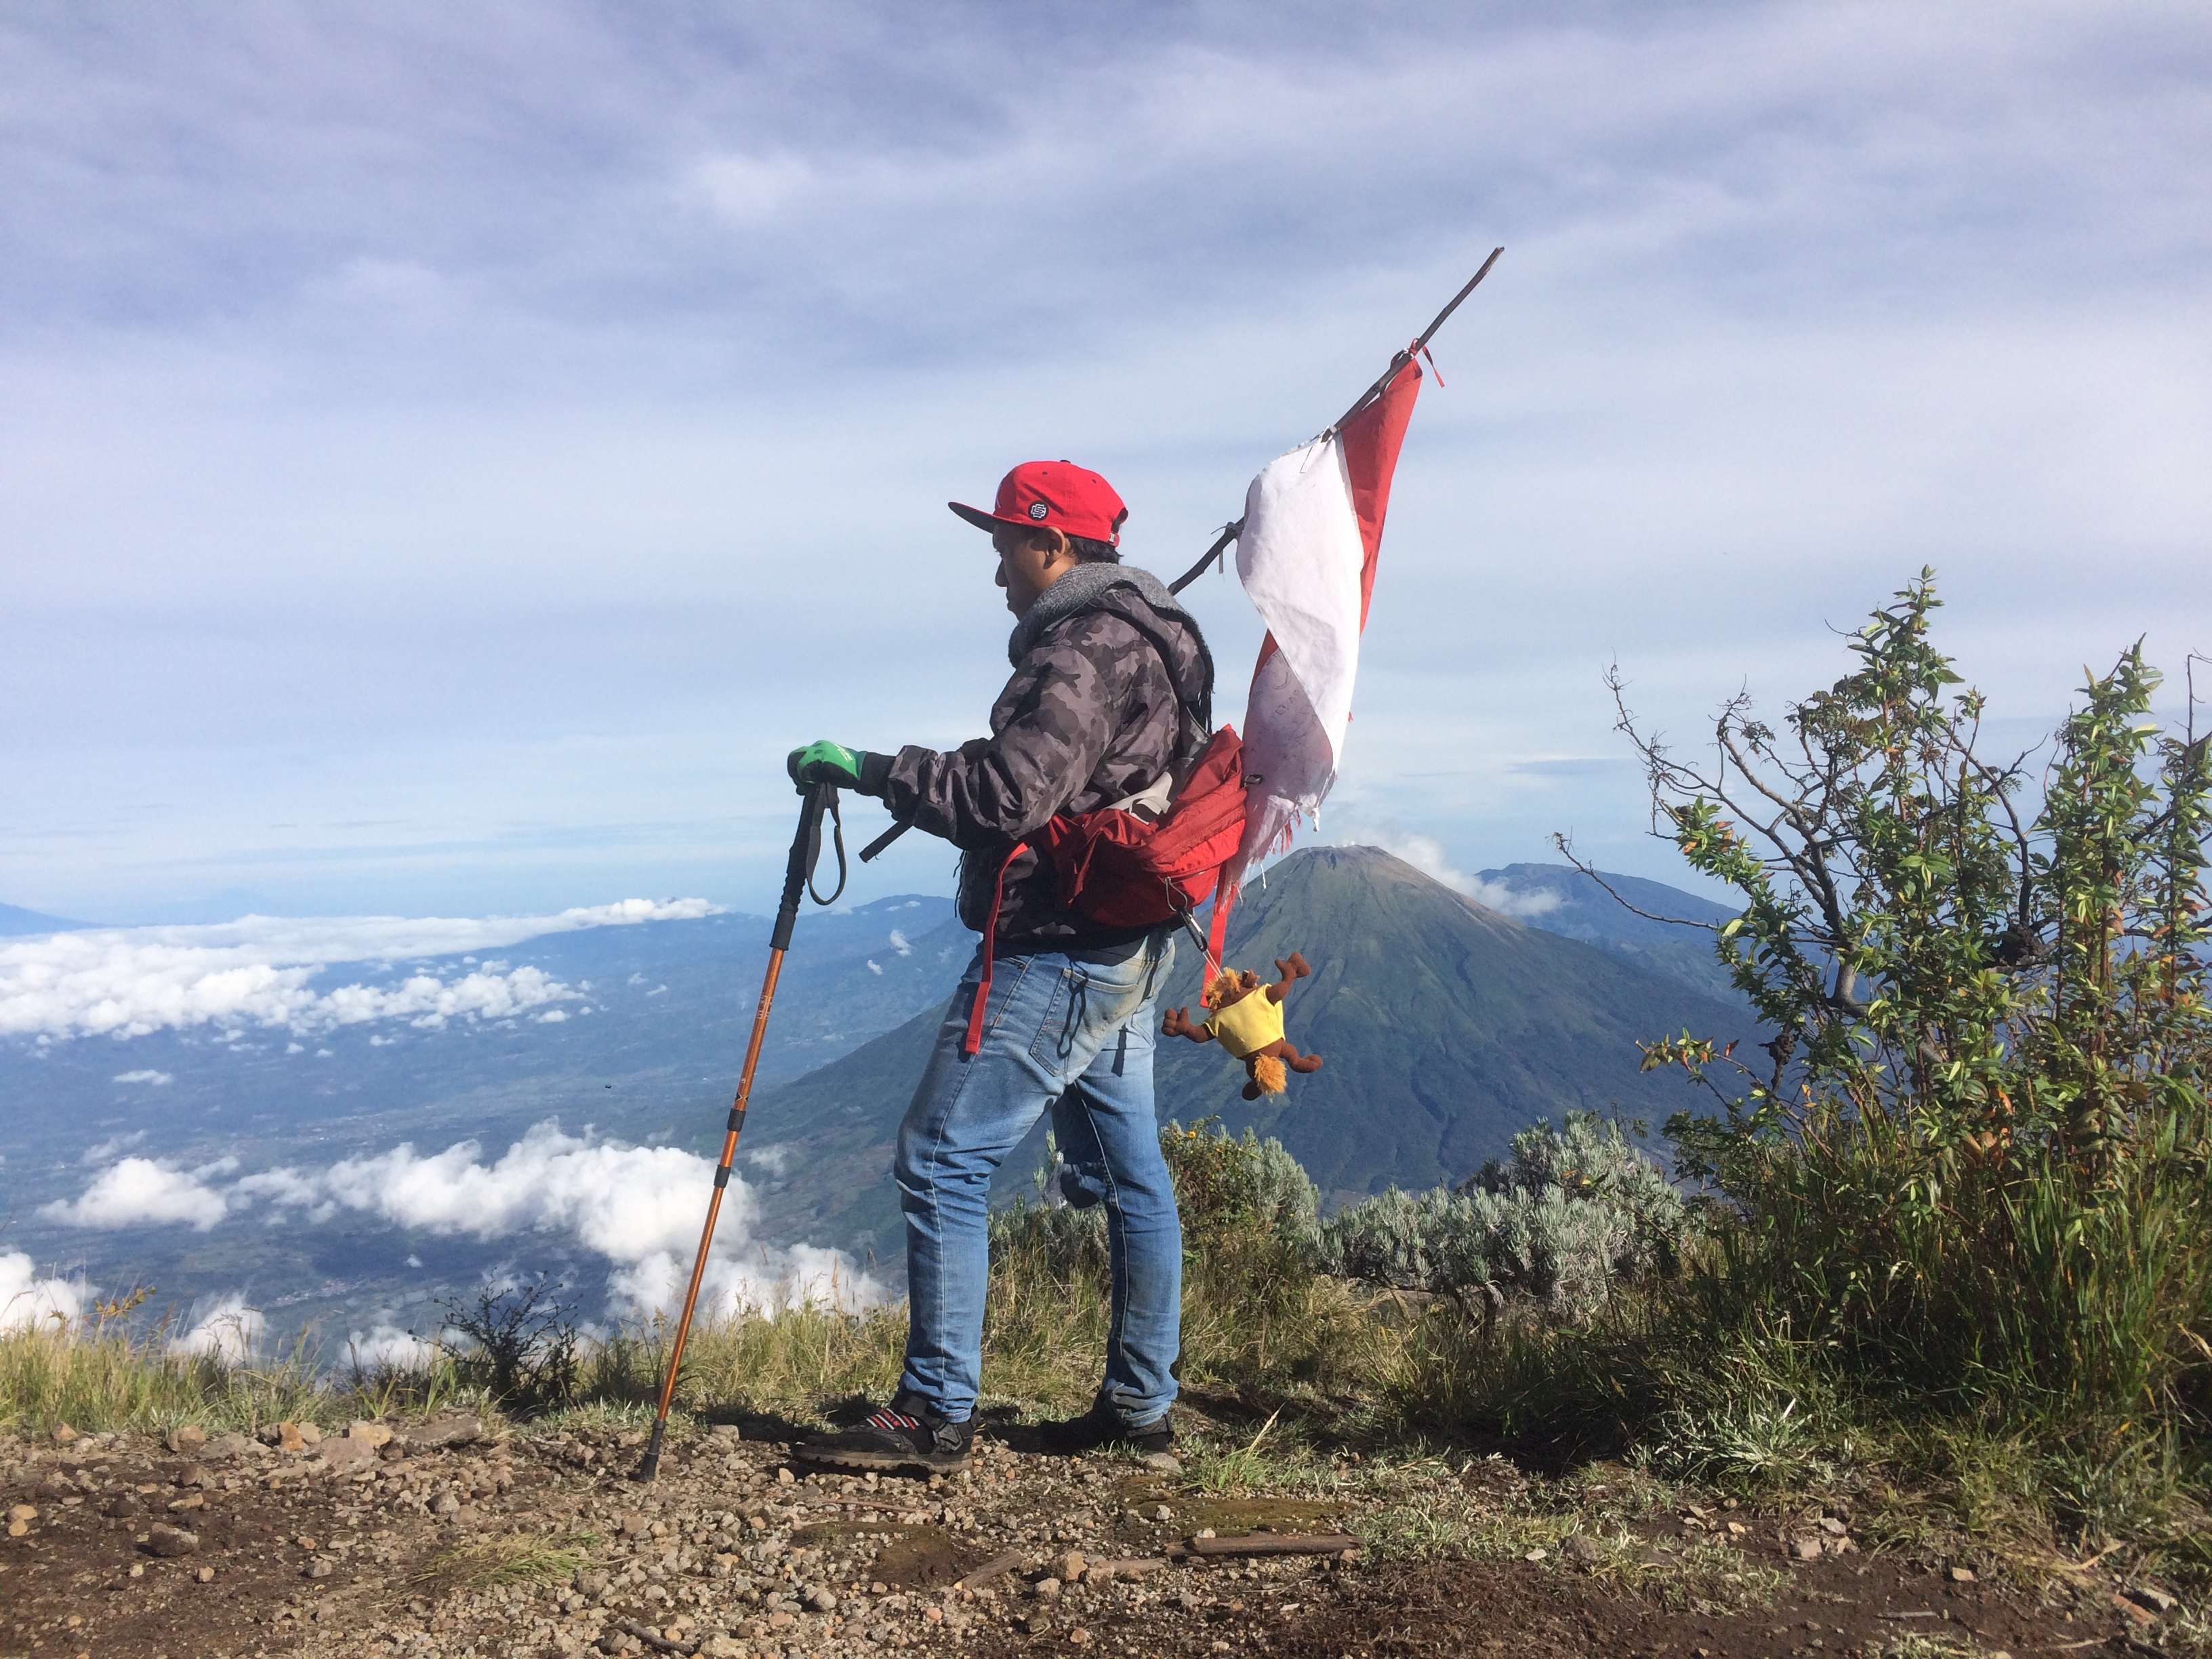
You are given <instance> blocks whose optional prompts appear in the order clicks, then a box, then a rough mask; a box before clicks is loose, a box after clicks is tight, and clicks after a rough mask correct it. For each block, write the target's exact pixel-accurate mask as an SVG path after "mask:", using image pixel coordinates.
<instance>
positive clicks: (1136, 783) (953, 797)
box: [868, 564, 1213, 951]
mask: <svg viewBox="0 0 2212 1659" xmlns="http://www.w3.org/2000/svg"><path fill="white" fill-rule="evenodd" d="M1155 641H1158V643H1157V644H1155ZM1162 647H1164V650H1163V648H1162ZM1006 655H1007V658H1008V659H1009V660H1010V661H1011V662H1012V664H1013V669H1014V673H1013V678H1012V679H1010V680H1008V681H1007V682H1006V690H1003V691H1001V692H1000V694H999V700H998V702H995V703H994V704H993V705H992V707H991V735H990V736H989V737H987V738H975V739H973V740H971V741H969V742H968V743H964V744H961V745H960V747H959V748H957V749H955V750H950V751H946V752H940V751H939V750H933V749H921V748H915V747H911V746H909V747H908V748H904V749H902V750H899V751H898V753H897V754H896V756H893V757H891V759H890V767H889V769H888V772H887V773H886V774H885V775H884V776H883V777H882V778H881V780H880V783H881V788H880V791H879V793H881V794H882V796H883V798H884V803H885V804H886V805H889V806H890V810H891V813H892V816H894V817H897V818H900V819H902V820H904V821H906V822H909V823H913V824H914V825H915V827H916V828H918V829H927V830H928V831H929V832H930V833H931V834H932V835H936V836H944V837H945V839H946V840H947V841H950V842H951V843H952V844H953V845H954V846H955V847H957V848H960V851H961V860H960V919H961V921H963V922H965V923H967V925H968V926H969V927H972V928H974V929H975V930H976V931H977V932H978V933H981V931H982V930H983V928H984V927H985V926H986V925H987V922H988V921H989V917H990V914H991V893H992V889H993V887H994V885H995V884H996V883H997V880H998V876H999V869H1000V865H1001V864H1004V863H1005V861H1006V854H1007V851H1008V849H1010V848H1012V847H1013V846H1015V845H1016V844H1017V843H1018V842H1022V841H1024V840H1025V839H1027V838H1028V837H1029V836H1031V835H1032V834H1034V833H1035V832H1036V830H1038V829H1041V828H1042V826H1043V824H1044V822H1045V820H1046V819H1048V818H1049V817H1052V816H1053V815H1054V813H1055V812H1069V813H1075V812H1088V811H1093V810H1094V809H1096V808H1097V807H1101V806H1110V805H1113V804H1114V803H1115V801H1117V800H1121V799H1125V798H1127V797H1128V796H1130V795H1133V794H1136V793H1139V792H1140V791H1141V790H1143V789H1144V788H1146V787H1147V786H1148V785H1150V784H1152V783H1153V782H1155V781H1157V780H1158V778H1159V777H1160V775H1162V774H1163V773H1165V772H1167V771H1168V770H1170V769H1171V768H1172V767H1174V766H1175V765H1176V764H1177V763H1181V762H1183V761H1186V760H1188V758H1190V757H1192V756H1193V755H1194V754H1195V753H1196V752H1197V750H1199V749H1200V747H1202V746H1203V744H1205V741H1206V736H1207V735H1208V732H1209V731H1210V728H1211V725H1212V693H1213V659H1212V656H1211V655H1210V654H1209V653H1207V651H1206V641H1205V640H1204V639H1203V638H1202V637H1201V636H1200V634H1199V631H1198V624H1197V623H1195V622H1194V621H1193V620H1192V619H1191V617H1190V615H1189V613H1188V612H1187V611H1184V610H1183V608H1182V606H1181V605H1177V604H1176V602H1175V599H1174V598H1173V596H1172V595H1170V593H1169V592H1168V591H1167V588H1166V586H1164V584H1163V583H1162V582H1161V581H1160V580H1159V579H1158V577H1156V576H1154V575H1153V574H1152V573H1151V572H1149V571H1146V570H1139V569H1136V568H1133V567H1131V566H1127V565H1118V564H1092V565H1084V566H1081V567H1079V568H1077V569H1075V570H1073V571H1071V572H1069V573H1068V574H1066V575H1065V576H1063V577H1061V578H1060V580H1058V581H1056V582H1054V584H1053V585H1052V586H1050V587H1048V588H1047V589H1046V590H1045V591H1044V592H1043V593H1042V594H1041V595H1039V596H1038V599H1037V601H1036V604H1035V605H1032V606H1031V607H1030V611H1029V613H1028V614H1027V615H1026V616H1024V617H1023V618H1022V619H1021V621H1020V622H1019V623H1017V624H1016V626H1015V629H1014V632H1013V637H1012V640H1011V641H1008V644H1007V650H1006ZM868 781H869V783H870V784H875V783H877V782H878V780H877V779H870V780H868ZM1145 932H1146V929H1143V928H1127V927H1122V928H1107V927H1098V926H1097V925H1096V924H1095V923H1092V922H1090V921H1086V920H1085V918H1083V917H1081V916H1079V915H1075V914H1074V913H1073V912H1072V911H1068V910H1065V909H1063V908H1061V907H1060V902H1059V896H1058V889H1057V882H1056V878H1055V877H1054V872H1053V871H1052V869H1051V867H1050V866H1041V865H1040V861H1039V859H1038V856H1037V854H1035V853H1034V852H1028V851H1024V852H1023V853H1022V854H1020V855H1019V856H1018V857H1017V858H1016V859H1015V860H1014V861H1013V863H1012V865H1010V866H1007V868H1006V894H1005V897H1004V899H1003V901H1002V902H1001V903H1000V908H999V928H998V935H997V947H996V948H997V949H998V950H1000V951H1024V950H1084V949H1098V948H1102V947H1104V946H1109V945H1118V944H1122V943H1126V942H1127V941H1129V940H1131V939H1138V938H1141V937H1142V936H1143V934H1144V933H1145Z"/></svg>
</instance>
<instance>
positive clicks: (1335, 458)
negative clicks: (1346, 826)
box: [1211, 359, 1421, 960]
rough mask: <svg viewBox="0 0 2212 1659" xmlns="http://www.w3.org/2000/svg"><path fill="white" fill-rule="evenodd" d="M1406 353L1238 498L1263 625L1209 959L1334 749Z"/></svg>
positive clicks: (1399, 414) (1321, 789) (1416, 391)
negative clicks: (1240, 811) (1330, 424)
mask: <svg viewBox="0 0 2212 1659" xmlns="http://www.w3.org/2000/svg"><path fill="white" fill-rule="evenodd" d="M1420 390H1421V371H1420V368H1419V365H1418V364H1416V363H1414V362H1412V361H1411V360H1410V359H1409V360H1408V361H1407V362H1405V363H1403V364H1401V366H1400V367H1399V369H1398V372H1397V373H1396V374H1394V375H1392V376H1391V378H1390V381H1389V385H1388V386H1385V387H1384V388H1383V391H1382V392H1381V393H1380V394H1379V395H1378V396H1376V397H1375V398H1371V399H1370V401H1369V402H1368V403H1367V404H1365V406H1364V407H1363V408H1362V409H1361V410H1359V411H1358V413H1357V414H1355V415H1354V416H1352V418H1351V419H1350V420H1348V421H1346V422H1345V423H1344V424H1343V426H1342V427H1340V428H1337V429H1336V430H1334V431H1332V432H1327V433H1324V434H1322V435H1321V436H1320V437H1318V438H1316V439H1315V440H1314V441H1312V442H1311V443H1310V444H1307V445H1305V446H1304V447H1301V448H1297V449H1294V450H1292V451H1291V453H1289V454H1287V455H1285V456H1282V457H1280V458H1279V459H1277V460H1275V461H1273V462H1271V463H1270V464H1269V465H1267V468H1266V469H1265V470H1264V471H1261V474H1260V476H1259V477H1256V478H1255V479H1253V480H1252V487H1251V489H1249V490H1248V491H1247V492H1246V493H1245V497H1244V527H1243V530H1242V532H1239V534H1238V536H1237V575H1238V576H1239V577H1241V578H1242V579H1243V583H1244V592H1245V593H1246V594H1247V595H1248V596H1249V598H1250V599H1251V601H1252V603H1253V604H1254V605H1255V606H1257V607H1258V609H1259V612H1260V616H1261V619H1262V620H1263V621H1265V622H1266V623H1267V639H1266V641H1263V642H1262V644H1261V647H1260V660H1259V663H1258V665H1257V666H1256V667H1255V668H1254V670H1253V671H1252V695H1251V700H1250V702H1249V703H1248V704H1247V706H1246V708H1245V714H1244V774H1245V778H1246V796H1245V802H1246V805H1245V813H1246V816H1245V827H1244V842H1243V846H1242V847H1241V848H1239V849H1238V851H1237V856H1236V858H1234V859H1233V860H1231V862H1230V863H1229V865H1228V866H1227V867H1226V868H1225V870H1224V871H1223V872H1222V882H1221V884H1220V888H1219V890H1218V893H1217V896H1216V898H1215V901H1214V917H1213V929H1212V941H1211V942H1212V948H1213V952H1214V955H1215V957H1216V959H1217V960H1218V957H1219V953H1220V951H1221V941H1222V933H1223V929H1224V928H1225V926H1226V924H1227V921H1228V914H1229V907H1230V906H1231V904H1233V903H1234V902H1236V890H1237V888H1238V887H1239V886H1241V885H1242V884H1243V877H1244V875H1245V873H1246V872H1248V871H1249V870H1250V869H1251V868H1252V867H1253V866H1255V865H1256V864H1257V863H1258V862H1259V861H1260V860H1261V859H1262V858H1265V857H1266V856H1267V854H1270V853H1273V852H1277V851H1279V850H1281V849H1282V848H1285V847H1286V846H1288V845H1289V842H1290V838H1291V831H1292V830H1293V829H1295V827H1296V826H1297V823H1298V821H1299V820H1300V819H1301V818H1304V819H1308V820H1316V819H1317V818H1318V817H1319V814H1320V811H1321V804H1322V801H1323V800H1324V799H1327V798H1328V792H1329V787H1330V786H1331V785H1333V784H1334V782H1335V781H1336V774H1337V769H1338V767H1339V765H1340V763H1341V762H1342V759H1343V755H1344V737H1345V729H1346V726H1347V725H1348V724H1349V723H1350V721H1351V719H1352V684H1353V681H1354V680H1355V679H1356V678H1358V672H1359V635H1360V632H1361V630H1362V629H1364V628H1365V627H1366V625H1367V606H1368V603H1369V600H1370V599H1371V598H1372V597H1373V594H1374V592H1375V556H1376V552H1377V551H1378V550H1380V549H1381V547H1382V544H1383V513H1384V512H1385V511H1386V510H1387V509H1388V507H1389V503H1390V478H1391V475H1392V473H1394V472H1395V471H1396V470H1397V465H1398V446H1399V444H1400V443H1401V441H1403V440H1404V438H1405V435H1406V422H1407V420H1409V419H1410V418H1411V417H1412V416H1413V401H1414V399H1415V398H1418V397H1419V395H1420Z"/></svg>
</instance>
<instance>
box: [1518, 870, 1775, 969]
mask: <svg viewBox="0 0 2212 1659" xmlns="http://www.w3.org/2000/svg"><path fill="white" fill-rule="evenodd" d="M1475 879H1477V880H1478V881H1480V882H1484V883H1486V884H1489V885H1491V886H1493V887H1499V888H1503V889H1504V890H1506V891H1507V892H1509V893H1511V894H1513V895H1514V896H1516V897H1518V898H1522V899H1528V900H1534V901H1536V902H1537V904H1538V905H1541V907H1542V908H1536V906H1534V905H1532V906H1531V907H1530V908H1528V909H1526V910H1525V911H1523V912H1522V915H1521V918H1520V919H1521V920H1522V921H1525V922H1527V923H1528V925H1529V926H1530V927H1535V928H1540V929H1541V930H1542V931H1543V932H1545V933H1557V934H1559V935H1560V936H1561V937H1562V938H1564V939H1580V940H1582V941H1583V944H1585V945H1596V946H1597V947H1598V948H1599V949H1600V950H1601V951H1611V952H1613V955H1615V956H1618V957H1626V958H1627V959H1628V960H1629V961H1631V962H1634V963H1638V964H1639V965H1641V966H1643V967H1646V968H1650V969H1654V970H1656V971H1657V972H1659V973H1662V974H1671V975H1674V976H1675V977H1676V978H1678V979H1680V980H1684V981H1687V982H1688V983H1689V984H1692V985H1694V986H1696V987H1699V989H1700V990H1704V991H1709V992H1711V994H1714V995H1716V996H1719V997H1723V998H1726V999H1729V1000H1735V998H1737V997H1738V996H1739V995H1740V993H1739V992H1738V991H1737V990H1736V988H1735V982H1734V981H1732V980H1730V979H1729V972H1728V969H1725V968H1723V966H1722V965H1721V963H1720V960H1719V958H1717V957H1715V956H1714V955H1713V935H1712V933H1711V932H1709V931H1708V929H1707V927H1683V926H1680V925H1678V924H1679V923H1681V922H1698V923H1704V924H1707V925H1708V926H1712V925H1717V924H1719V923H1721V922H1724V921H1729V920H1730V919H1731V918H1732V917H1734V916H1735V915H1736V912H1735V910H1733V909H1731V908H1729V907H1728V906H1727V905H1724V904H1717V903H1715V902H1713V901H1712V900H1711V899H1707V898H1700V897H1699V896H1697V895H1696V894H1695V893H1686V892H1684V891H1683V890H1681V889H1680V888H1679V887H1669V886H1668V885H1667V884H1665V883H1664V882H1657V881H1647V880H1645V879H1644V878H1643V877H1641V876H1617V875H1613V874H1612V873H1611V872H1606V871H1601V872H1598V874H1597V875H1596V876H1595V877H1591V876H1587V875H1584V874H1583V872H1581V871H1579V870H1577V869H1576V868H1575V867H1574V866H1572V865H1571V864H1509V865H1507V866H1505V867H1504V869H1502V870H1485V871H1482V872H1480V873H1479V874H1478V875H1477V876H1476V878H1475ZM1608 887H1609V888H1611V889H1612V890H1613V891H1612V892H1607V890H1606V889H1607V888H1608ZM1616 894H1617V895H1618V897H1616V896H1615V895H1616ZM1623 899H1626V901H1627V904H1624V903H1622V902H1621V901H1622V900H1623ZM1629 905H1634V906H1635V907H1636V909H1634V910H1632V909H1630V908H1628V906H1629ZM1637 910H1641V911H1644V912H1645V913H1646V914H1645V915H1637V913H1636V912H1637ZM1650 916H1668V917H1673V918H1674V919H1675V920H1674V921H1650V920H1649V919H1648V918H1649V917H1650Z"/></svg>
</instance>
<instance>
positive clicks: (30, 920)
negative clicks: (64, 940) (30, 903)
mask: <svg viewBox="0 0 2212 1659" xmlns="http://www.w3.org/2000/svg"><path fill="white" fill-rule="evenodd" d="M93 926H94V923H92V922H89V921H68V920H67V919H66V918H64V917H61V916H49V915H43V914H41V913H40V912H39V911H37V910H26V909H23V908H21V907H19V906H17V905H13V904H0V939H16V938H20V937H21V936H23V935H25V934H29V933H76V932H79V931H80V930H82V929H83V928H87V927H93Z"/></svg>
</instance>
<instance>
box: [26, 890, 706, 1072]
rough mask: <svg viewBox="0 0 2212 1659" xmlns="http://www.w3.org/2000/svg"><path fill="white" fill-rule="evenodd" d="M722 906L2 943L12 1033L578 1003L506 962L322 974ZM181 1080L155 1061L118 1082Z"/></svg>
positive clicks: (562, 988) (553, 983)
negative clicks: (371, 974) (450, 970)
mask: <svg viewBox="0 0 2212 1659" xmlns="http://www.w3.org/2000/svg"><path fill="white" fill-rule="evenodd" d="M718 908H719V907H717V906H715V905H713V904H709V903H708V902H707V901H706V900H704V899H668V900H654V899H623V900H622V901H620V902H617V903H613V904H599V905H587V906H582V907H579V908H572V909H568V910H563V911H562V912H561V913H559V914H558V915H544V916H488V917H475V918H460V917H447V916H432V917H422V918H406V917H398V916H330V917H313V918H289V917H282V916H246V917H243V918H241V919H240V920H239V921H234V922H226V923H222V924H220V925H216V926H206V927H131V928H102V929H92V930H88V931H85V932H82V933H50V934H45V935H42V936H37V937H33V938H29V939H13V940H9V941H7V942H5V943H0V1037H5V1036H18V1037H21V1036H30V1037H38V1038H46V1039H49V1040H56V1039H60V1038H64V1037H75V1036H145V1035H147V1034H148V1033H149V1032H152V1031H157V1030H182V1029H187V1028H191V1027H194V1026H215V1027H217V1028H222V1029H232V1030H235V1029H240V1028H243V1027H248V1026H261V1027H276V1028H280V1029H283V1030H288V1031H291V1032H293V1033H295V1034H297V1035H301V1036H306V1035H309V1034H312V1033H316V1032H322V1031H328V1030H333V1029H335V1028H337V1027H338V1026H346V1025H362V1024H370V1023H372V1022H375V1021H380V1020H392V1019H403V1020H405V1021H407V1022H408V1023H409V1024H411V1025H414V1026H416V1027H418V1028H421V1029H424V1030H436V1029H438V1028H440V1027H442V1026H444V1025H446V1024H448V1023H449V1022H451V1021H453V1020H457V1019H459V1020H485V1019H505V1018H512V1017H513V1016H515V1015H518V1014H523V1013H527V1012H532V1011H535V1010H539V1009H544V1008H546V1007H547V1006H548V1005H550V1004H554V1003H562V1002H578V1001H580V1000H582V997H583V993H581V992H580V991H577V990H574V989H573V988H571V987H568V986H567V985H565V984H563V983H562V982H561V981H558V980H556V979H554V978H552V977H551V976H550V975H547V974H545V973H544V971H543V970H541V969H537V968H532V967H521V968H510V967H507V966H506V965H504V964H496V963H484V964H482V965H478V966H471V967H469V968H468V969H467V971H465V972H461V973H456V974H453V975H451V976H450V977H446V978H441V977H440V976H439V975H435V974H429V973H416V974H411V975H409V976H408V977H406V978H405V979H404V980H401V981H398V983H397V984H393V985H389V986H369V985H362V984H358V983H356V984H351V985H343V986H339V987H335V988H332V989H330V990H321V989H319V988H317V987H316V986H315V985H314V983H313V981H315V980H316V979H317V978H318V977H319V975H321V974H322V972H323V971H324V970H325V969H326V968H327V967H330V966H333V965H336V964H338V963H364V962H386V963H388V962H392V961H400V960H411V959H414V958H416V957H436V956H451V955H454V954H458V953H459V952H463V951H489V950H498V949H501V948H504V947H506V946H507V945H517V944H520V943H521V942H522V941H524V940H526V939H536V938H539V937H542V936H544V935H545V934H548V933H572V932H574V931H576V930H578V929H580V928H586V927H626V926H631V925H635V924H636V923H639V922H646V921H681V920H689V919H693V918H696V917H700V916H705V915H713V914H714V913H715V912H716V910H717V909H718ZM559 1012H560V1011H559V1010H557V1009H553V1010H550V1011H549V1012H545V1013H541V1014H539V1016H538V1018H541V1019H544V1018H553V1017H554V1015H556V1014H557V1013H559ZM170 1080H171V1079H170V1076H169V1074H168V1073H162V1072H155V1071H150V1070H138V1071H131V1072H125V1073H120V1074H118V1076H117V1078H116V1079H115V1081H116V1082H118V1083H137V1084H147V1085H155V1086H158V1085H162V1084H166V1083H167V1082H169V1081H170Z"/></svg>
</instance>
